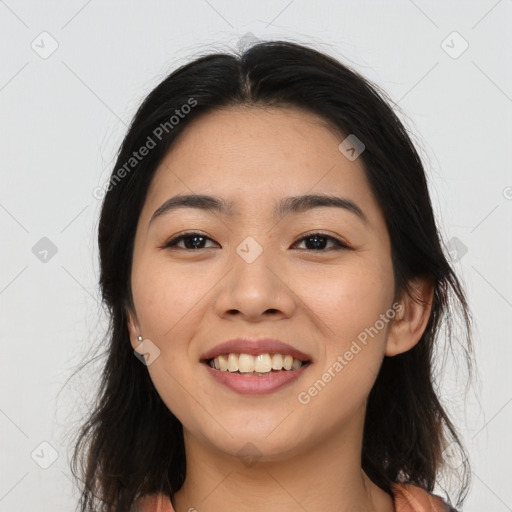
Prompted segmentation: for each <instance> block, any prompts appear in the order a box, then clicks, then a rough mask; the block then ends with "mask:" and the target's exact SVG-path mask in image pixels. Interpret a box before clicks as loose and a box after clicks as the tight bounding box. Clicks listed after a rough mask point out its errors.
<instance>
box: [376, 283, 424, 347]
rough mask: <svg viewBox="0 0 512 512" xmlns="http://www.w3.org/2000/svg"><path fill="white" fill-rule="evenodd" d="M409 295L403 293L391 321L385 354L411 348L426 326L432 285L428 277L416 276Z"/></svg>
mask: <svg viewBox="0 0 512 512" xmlns="http://www.w3.org/2000/svg"><path fill="white" fill-rule="evenodd" d="M409 284H410V289H411V295H412V296H411V295H409V294H408V293H404V297H403V298H402V300H401V301H400V304H401V306H402V307H401V309H400V311H398V312H397V315H396V317H395V319H394V320H393V322H392V323H391V326H390V329H389V332H388V339H387V341H386V351H385V355H386V356H390V357H391V356H396V355H397V354H402V353H404V352H407V351H408V350H410V349H411V348H413V347H414V346H415V345H416V343H418V341H419V340H420V339H421V337H422V335H423V333H424V332H425V328H426V327H427V324H428V320H429V318H430V313H431V311H432V302H433V298H434V286H433V284H432V282H431V281H430V280H429V279H426V278H416V279H415V280H413V281H411V282H410V283H409Z"/></svg>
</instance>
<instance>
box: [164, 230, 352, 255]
mask: <svg viewBox="0 0 512 512" xmlns="http://www.w3.org/2000/svg"><path fill="white" fill-rule="evenodd" d="M195 236H198V237H202V238H204V239H206V240H211V241H213V240H212V239H211V238H210V237H208V236H206V235H204V234H203V233H200V232H199V231H188V232H186V233H183V234H181V235H179V236H176V237H174V238H172V239H171V240H169V241H168V242H166V243H165V244H164V245H163V246H162V248H164V249H168V248H171V247H176V246H177V244H178V243H179V242H181V241H182V240H185V239H187V238H193V237H195ZM315 236H317V237H319V238H325V239H327V240H328V241H331V242H334V244H335V247H331V248H330V249H299V250H305V251H313V252H327V251H329V250H342V249H345V250H346V249H351V247H349V246H348V245H347V244H346V243H344V242H342V241H341V240H339V239H338V238H335V237H333V236H331V235H326V234H324V233H321V232H318V231H311V232H310V233H306V234H305V235H304V236H303V237H302V238H300V239H299V240H297V242H302V241H304V240H306V239H308V238H313V237H315ZM297 242H296V243H297ZM179 249H182V250H184V251H197V250H198V249H188V248H186V247H179ZM200 249H211V247H203V248H200Z"/></svg>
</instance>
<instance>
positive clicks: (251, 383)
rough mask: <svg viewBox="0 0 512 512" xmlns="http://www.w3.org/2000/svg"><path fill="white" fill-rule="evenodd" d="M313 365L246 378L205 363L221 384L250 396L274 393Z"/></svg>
mask: <svg viewBox="0 0 512 512" xmlns="http://www.w3.org/2000/svg"><path fill="white" fill-rule="evenodd" d="M310 364H311V363H308V364H305V365H303V366H301V367H300V368H299V369H297V370H280V371H278V372H273V373H271V374H270V375H266V376H261V377H258V376H257V375H253V376H246V375H242V374H240V373H235V372H229V371H222V370H216V369H215V368H212V367H211V366H210V365H209V364H208V363H203V365H204V366H205V367H206V369H207V370H208V372H209V373H210V375H211V376H212V377H213V378H214V379H215V380H216V381H217V382H220V383H221V384H224V385H225V386H226V387H228V388H229V389H231V390H233V391H236V392H237V393H242V394H248V395H263V394H265V393H272V392H273V391H277V390H278V389H280V388H282V387H284V386H286V385H287V384H290V383H291V382H293V381H294V380H296V379H298V378H299V377H300V376H301V375H302V374H303V373H304V370H306V368H307V367H308V366H309V365H310Z"/></svg>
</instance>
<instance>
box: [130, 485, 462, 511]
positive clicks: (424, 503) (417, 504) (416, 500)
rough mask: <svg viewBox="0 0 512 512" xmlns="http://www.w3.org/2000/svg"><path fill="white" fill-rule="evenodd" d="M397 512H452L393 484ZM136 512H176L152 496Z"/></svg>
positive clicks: (162, 499) (439, 501) (161, 498)
mask: <svg viewBox="0 0 512 512" xmlns="http://www.w3.org/2000/svg"><path fill="white" fill-rule="evenodd" d="M393 498H394V501H395V512H451V511H453V510H454V509H452V508H450V507H449V506H448V505H447V504H446V503H445V502H444V501H443V500H442V499H441V498H440V497H439V496H437V495H435V494H429V493H428V492H427V491H425V490H424V489H422V488H421V487H418V486H417V485H413V484H393ZM135 510H136V512H174V509H173V508H172V504H171V502H170V500H169V497H168V496H165V495H164V494H152V495H150V496H145V497H144V498H140V499H139V500H138V502H137V508H136V509H135Z"/></svg>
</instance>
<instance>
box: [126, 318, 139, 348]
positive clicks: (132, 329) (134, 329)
mask: <svg viewBox="0 0 512 512" xmlns="http://www.w3.org/2000/svg"><path fill="white" fill-rule="evenodd" d="M126 319H127V320H126V322H127V327H128V333H129V334H130V343H131V345H132V347H133V349H134V350H135V349H136V348H137V346H138V345H140V342H139V340H138V339H137V338H138V337H139V335H140V327H139V321H138V320H137V315H136V314H135V312H133V311H132V310H131V309H128V310H127V312H126Z"/></svg>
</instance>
